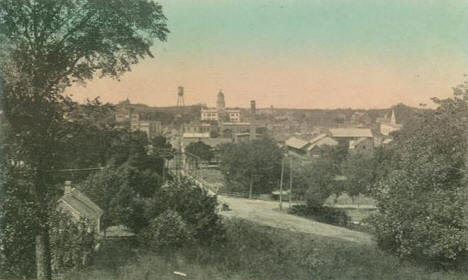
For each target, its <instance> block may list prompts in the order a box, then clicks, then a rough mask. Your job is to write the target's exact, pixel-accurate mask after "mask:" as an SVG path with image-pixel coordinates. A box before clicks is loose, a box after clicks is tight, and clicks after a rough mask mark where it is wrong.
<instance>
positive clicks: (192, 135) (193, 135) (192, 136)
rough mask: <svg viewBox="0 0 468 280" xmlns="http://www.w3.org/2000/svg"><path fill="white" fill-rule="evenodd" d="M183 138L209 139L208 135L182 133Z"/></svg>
mask: <svg viewBox="0 0 468 280" xmlns="http://www.w3.org/2000/svg"><path fill="white" fill-rule="evenodd" d="M183 137H184V138H209V137H210V133H198V132H184V134H183Z"/></svg>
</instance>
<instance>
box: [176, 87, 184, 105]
mask: <svg viewBox="0 0 468 280" xmlns="http://www.w3.org/2000/svg"><path fill="white" fill-rule="evenodd" d="M184 105H185V103H184V87H182V86H180V87H178V90H177V107H184Z"/></svg>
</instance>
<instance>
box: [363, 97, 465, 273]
mask: <svg viewBox="0 0 468 280" xmlns="http://www.w3.org/2000/svg"><path fill="white" fill-rule="evenodd" d="M436 101H437V103H438V104H439V107H438V108H437V110H435V111H426V112H422V113H421V114H420V115H419V117H418V118H415V119H413V120H412V121H411V122H408V123H407V125H406V126H405V127H404V128H403V129H402V130H401V131H399V132H398V133H396V134H395V135H394V137H395V141H394V152H395V153H396V154H397V155H396V156H394V157H393V159H394V161H395V162H394V163H393V164H392V165H391V166H392V169H391V170H392V171H391V172H390V173H389V174H388V175H387V176H386V177H384V179H383V180H382V181H381V182H380V183H379V184H378V188H377V190H378V191H376V195H375V197H376V199H377V206H378V209H379V211H378V214H377V215H375V216H374V217H373V219H372V225H373V226H374V229H375V232H376V237H377V241H378V244H379V246H380V247H381V248H383V249H386V250H389V251H391V252H393V253H394V254H396V255H398V256H400V257H411V258H414V259H419V260H423V261H426V262H427V261H429V262H432V263H434V264H436V265H440V266H445V267H447V266H450V265H454V264H456V263H457V262H459V261H461V260H463V257H464V256H466V253H467V249H468V247H467V245H468V244H467V240H466V234H467V230H468V229H467V227H466V224H465V222H464V220H465V217H464V214H465V213H464V207H465V204H466V199H465V198H466V188H465V186H464V185H463V183H462V179H463V168H464V164H465V163H464V156H465V152H466V148H467V147H466V144H465V139H464V137H463V136H464V132H465V129H466V128H465V124H464V123H463V119H464V117H466V114H467V112H468V106H467V104H466V101H465V100H463V98H461V97H459V96H455V97H454V98H451V99H447V100H436Z"/></svg>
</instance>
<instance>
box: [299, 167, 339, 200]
mask: <svg viewBox="0 0 468 280" xmlns="http://www.w3.org/2000/svg"><path fill="white" fill-rule="evenodd" d="M304 172H307V173H306V174H307V175H308V178H307V191H306V192H305V199H306V202H307V204H308V205H309V206H311V207H321V206H322V205H323V203H324V202H325V200H326V199H327V198H328V197H329V196H330V195H332V194H338V193H340V192H341V190H342V188H341V183H340V182H338V181H336V180H335V177H336V175H337V174H338V169H337V166H336V165H335V164H334V163H333V161H331V160H329V159H326V158H320V159H317V160H316V161H314V162H312V163H311V164H309V165H307V166H306V167H305V168H304Z"/></svg>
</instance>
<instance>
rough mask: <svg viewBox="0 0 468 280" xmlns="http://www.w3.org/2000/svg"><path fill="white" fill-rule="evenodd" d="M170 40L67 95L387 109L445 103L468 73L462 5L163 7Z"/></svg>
mask: <svg viewBox="0 0 468 280" xmlns="http://www.w3.org/2000/svg"><path fill="white" fill-rule="evenodd" d="M160 2H161V3H162V5H163V7H164V10H165V13H166V15H167V17H168V25H169V29H170V30H171V33H170V34H169V38H168V42H166V43H159V42H158V43H156V44H155V46H154V47H153V50H154V53H155V55H156V57H155V58H154V59H146V60H144V61H142V62H141V63H140V64H139V65H136V66H134V68H133V71H132V72H130V73H127V74H125V75H124V76H123V77H122V78H121V81H120V82H118V81H115V80H110V79H101V80H99V79H95V80H93V81H91V82H89V83H88V85H87V86H86V87H82V86H74V87H73V88H71V89H69V90H68V91H67V93H69V94H73V96H74V97H75V99H76V100H79V101H83V100H85V99H86V98H95V97H96V96H100V97H101V99H102V100H103V101H105V102H111V103H116V102H118V101H121V100H123V99H126V98H129V99H130V100H131V101H132V103H145V104H148V105H152V106H168V105H175V104H176V101H177V87H178V86H180V85H182V86H184V88H185V103H186V104H195V103H206V104H207V105H209V106H212V105H214V104H215V99H216V94H217V92H218V90H219V89H222V90H223V91H224V93H225V96H226V102H227V106H231V107H237V106H238V107H248V106H249V102H250V100H253V99H254V100H256V101H257V104H258V105H257V106H258V107H269V106H271V105H273V106H275V107H296V108H337V107H341V108H343V107H352V108H384V107H389V106H391V105H394V104H397V103H400V102H403V103H405V104H408V105H412V106H418V105H419V104H420V103H426V104H431V102H430V98H431V97H435V96H437V97H442V98H443V97H448V96H450V95H451V89H452V87H454V86H456V85H458V84H460V83H462V82H463V81H464V80H465V77H464V74H465V73H468V63H467V62H468V49H467V48H466V46H467V45H468V17H466V11H467V10H468V3H466V2H465V1H461V0H453V1H445V0H430V1H429V0H428V1H416V0H414V1H413V0H412V1H409V0H408V1H388V2H379V1H377V2H376V1H371V0H360V1H346V0H343V1H339V0H328V1H321V0H268V1H267V0H258V1H247V0H223V1H214V0H199V1H192V0H177V1H170V0H161V1H160Z"/></svg>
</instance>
